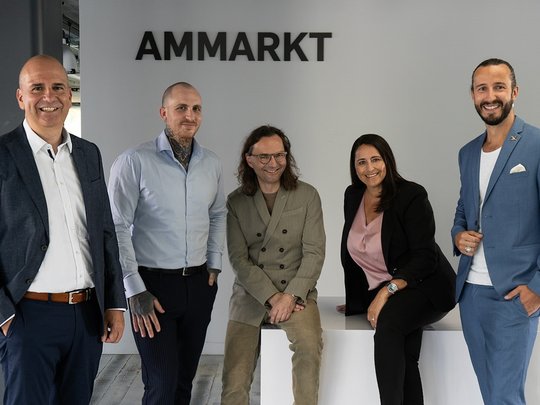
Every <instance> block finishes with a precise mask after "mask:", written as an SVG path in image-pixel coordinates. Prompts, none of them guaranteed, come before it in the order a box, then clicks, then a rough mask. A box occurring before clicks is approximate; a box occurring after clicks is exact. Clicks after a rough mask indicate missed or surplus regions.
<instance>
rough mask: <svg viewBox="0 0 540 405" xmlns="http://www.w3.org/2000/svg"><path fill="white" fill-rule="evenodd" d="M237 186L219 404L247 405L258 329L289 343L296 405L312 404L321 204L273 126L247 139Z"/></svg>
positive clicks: (317, 356) (231, 205)
mask: <svg viewBox="0 0 540 405" xmlns="http://www.w3.org/2000/svg"><path fill="white" fill-rule="evenodd" d="M238 179H239V182H240V187H239V188H238V189H237V190H235V191H233V192H232V193H231V194H230V195H229V197H228V202H227V208H228V214H227V244H228V248H229V259H230V261H231V264H232V267H233V270H234V272H235V275H236V279H235V281H234V286H233V293H232V297H231V302H230V314H229V324H228V326H227V336H226V338H225V360H224V366H223V393H222V396H221V404H222V405H248V404H249V390H250V387H251V382H252V380H253V372H254V371H255V366H256V364H257V359H258V356H259V342H260V331H261V326H262V325H263V324H264V323H270V324H273V325H275V326H276V327H278V328H281V329H283V330H284V331H285V333H286V334H287V338H288V339H289V341H290V342H291V346H290V347H291V350H292V351H293V356H292V372H293V394H294V401H295V402H294V403H295V404H296V405H315V404H317V398H318V391H319V369H320V361H321V351H322V339H321V322H320V317H319V310H318V307H317V303H316V299H317V290H316V288H315V285H316V284H317V280H318V278H319V275H320V272H321V269H322V265H323V261H324V252H325V240H326V239H325V233H324V225H323V216H322V209H321V201H320V198H319V194H318V193H317V191H316V190H315V189H314V188H313V187H312V186H310V185H309V184H307V183H304V182H302V181H299V180H298V174H297V169H296V164H295V161H294V158H293V156H292V154H291V145H290V142H289V140H288V138H287V137H286V136H285V134H284V133H283V132H282V131H281V130H279V129H277V128H275V127H272V126H269V125H265V126H262V127H259V128H256V129H255V130H254V131H253V132H252V133H251V134H250V135H249V136H248V138H247V139H246V141H245V143H244V147H243V149H242V154H241V157H240V165H239V167H238Z"/></svg>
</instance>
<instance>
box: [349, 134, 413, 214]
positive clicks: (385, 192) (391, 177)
mask: <svg viewBox="0 0 540 405" xmlns="http://www.w3.org/2000/svg"><path fill="white" fill-rule="evenodd" d="M362 145H371V146H373V147H374V148H375V149H377V151H378V152H379V153H380V155H381V158H382V160H383V162H384V165H385V166H386V176H385V177H384V179H383V181H382V191H381V195H380V200H379V205H378V206H377V209H376V210H375V211H376V212H383V211H384V210H386V209H387V208H388V207H389V206H390V202H391V200H392V198H394V196H395V195H396V193H397V183H398V182H400V181H403V180H404V179H403V177H401V175H400V174H399V173H398V171H397V166H396V159H395V158H394V153H393V152H392V149H391V148H390V145H389V144H388V142H386V140H385V139H384V138H383V137H382V136H380V135H377V134H365V135H362V136H361V137H359V138H358V139H357V140H356V141H354V143H353V145H352V148H351V159H350V161H349V168H350V171H351V182H352V184H353V185H354V186H356V187H360V188H364V187H365V185H364V183H362V181H361V180H360V179H359V178H358V174H356V164H355V155H356V151H357V149H358V148H359V147H360V146H362Z"/></svg>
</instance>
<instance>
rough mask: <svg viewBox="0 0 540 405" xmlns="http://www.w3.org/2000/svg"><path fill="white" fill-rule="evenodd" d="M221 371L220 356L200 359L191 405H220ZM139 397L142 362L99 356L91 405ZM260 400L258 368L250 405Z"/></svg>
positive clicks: (126, 404)
mask: <svg viewBox="0 0 540 405" xmlns="http://www.w3.org/2000/svg"><path fill="white" fill-rule="evenodd" d="M222 368H223V356H213V355H205V356H202V357H201V361H200V364H199V369H198V371H197V376H196V377H195V381H194V382H193V396H192V400H191V403H192V404H193V405H219V403H220V395H221V371H222ZM0 381H1V382H0V391H1V392H0V394H3V391H4V386H3V378H1V379H0ZM142 394H143V384H142V381H141V361H140V358H139V356H138V355H130V354H115V355H112V354H108V355H107V354H106V355H103V356H101V362H100V365H99V371H98V375H97V377H96V382H95V385H94V395H93V396H92V401H91V402H90V403H91V405H136V404H140V403H141V398H142ZM2 396H3V395H2ZM260 396H261V395H260V367H257V370H256V373H255V378H254V381H253V387H252V390H251V405H259V404H260ZM0 398H1V397H0Z"/></svg>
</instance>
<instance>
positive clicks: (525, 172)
mask: <svg viewBox="0 0 540 405" xmlns="http://www.w3.org/2000/svg"><path fill="white" fill-rule="evenodd" d="M471 95H472V99H473V102H474V105H475V108H476V111H477V112H478V114H479V115H480V117H481V118H482V120H483V121H484V122H485V124H486V130H485V131H484V133H482V134H481V135H480V136H478V137H476V138H475V139H473V140H472V141H471V142H469V143H468V144H467V145H465V146H464V147H463V148H462V149H461V150H460V152H459V168H460V174H461V191H460V196H459V201H458V204H457V208H456V215H455V218H454V227H453V228H452V239H453V241H454V253H455V254H458V255H461V259H460V261H459V269H458V274H457V284H456V297H457V299H458V301H459V305H460V313H461V322H462V325H463V334H464V335H465V340H466V342H467V346H468V347H469V353H470V356H471V360H472V363H473V366H474V371H475V372H476V376H477V377H478V382H479V385H480V390H481V392H482V397H483V399H484V403H485V404H487V405H524V404H525V389H524V388H525V378H526V376H527V369H528V366H529V361H530V358H531V353H532V349H533V345H534V341H535V338H536V335H537V331H538V317H539V314H540V268H539V263H540V129H538V128H535V127H533V126H532V125H529V124H527V123H525V122H524V121H523V120H522V119H520V118H519V117H517V116H516V115H515V113H514V101H515V100H516V98H517V95H518V86H517V85H516V77H515V74H514V69H513V68H512V66H511V65H510V64H509V63H508V62H506V61H503V60H501V59H488V60H485V61H484V62H482V63H480V65H478V66H477V67H476V69H475V70H474V72H473V76H472V84H471Z"/></svg>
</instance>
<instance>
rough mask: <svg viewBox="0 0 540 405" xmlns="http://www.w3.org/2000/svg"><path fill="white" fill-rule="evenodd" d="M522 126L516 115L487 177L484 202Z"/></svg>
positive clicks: (500, 172)
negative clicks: (489, 175)
mask: <svg viewBox="0 0 540 405" xmlns="http://www.w3.org/2000/svg"><path fill="white" fill-rule="evenodd" d="M518 127H519V130H517V129H518ZM522 127H523V123H522V121H521V120H520V119H518V118H517V117H516V121H515V122H514V125H512V128H511V129H510V132H509V133H508V135H507V136H506V140H505V141H504V143H503V146H502V148H501V152H500V153H499V157H498V158H497V162H496V163H495V167H494V168H493V172H492V173H491V177H490V178H489V183H488V188H487V190H486V196H485V198H484V203H485V201H486V200H487V199H488V198H489V195H490V194H491V191H492V190H493V187H494V186H495V183H497V180H499V177H500V176H501V174H502V172H503V169H504V167H505V166H506V163H507V162H508V159H509V158H510V155H512V152H513V151H514V148H515V147H516V146H517V144H518V143H519V141H520V139H521V135H520V133H521V129H522Z"/></svg>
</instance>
